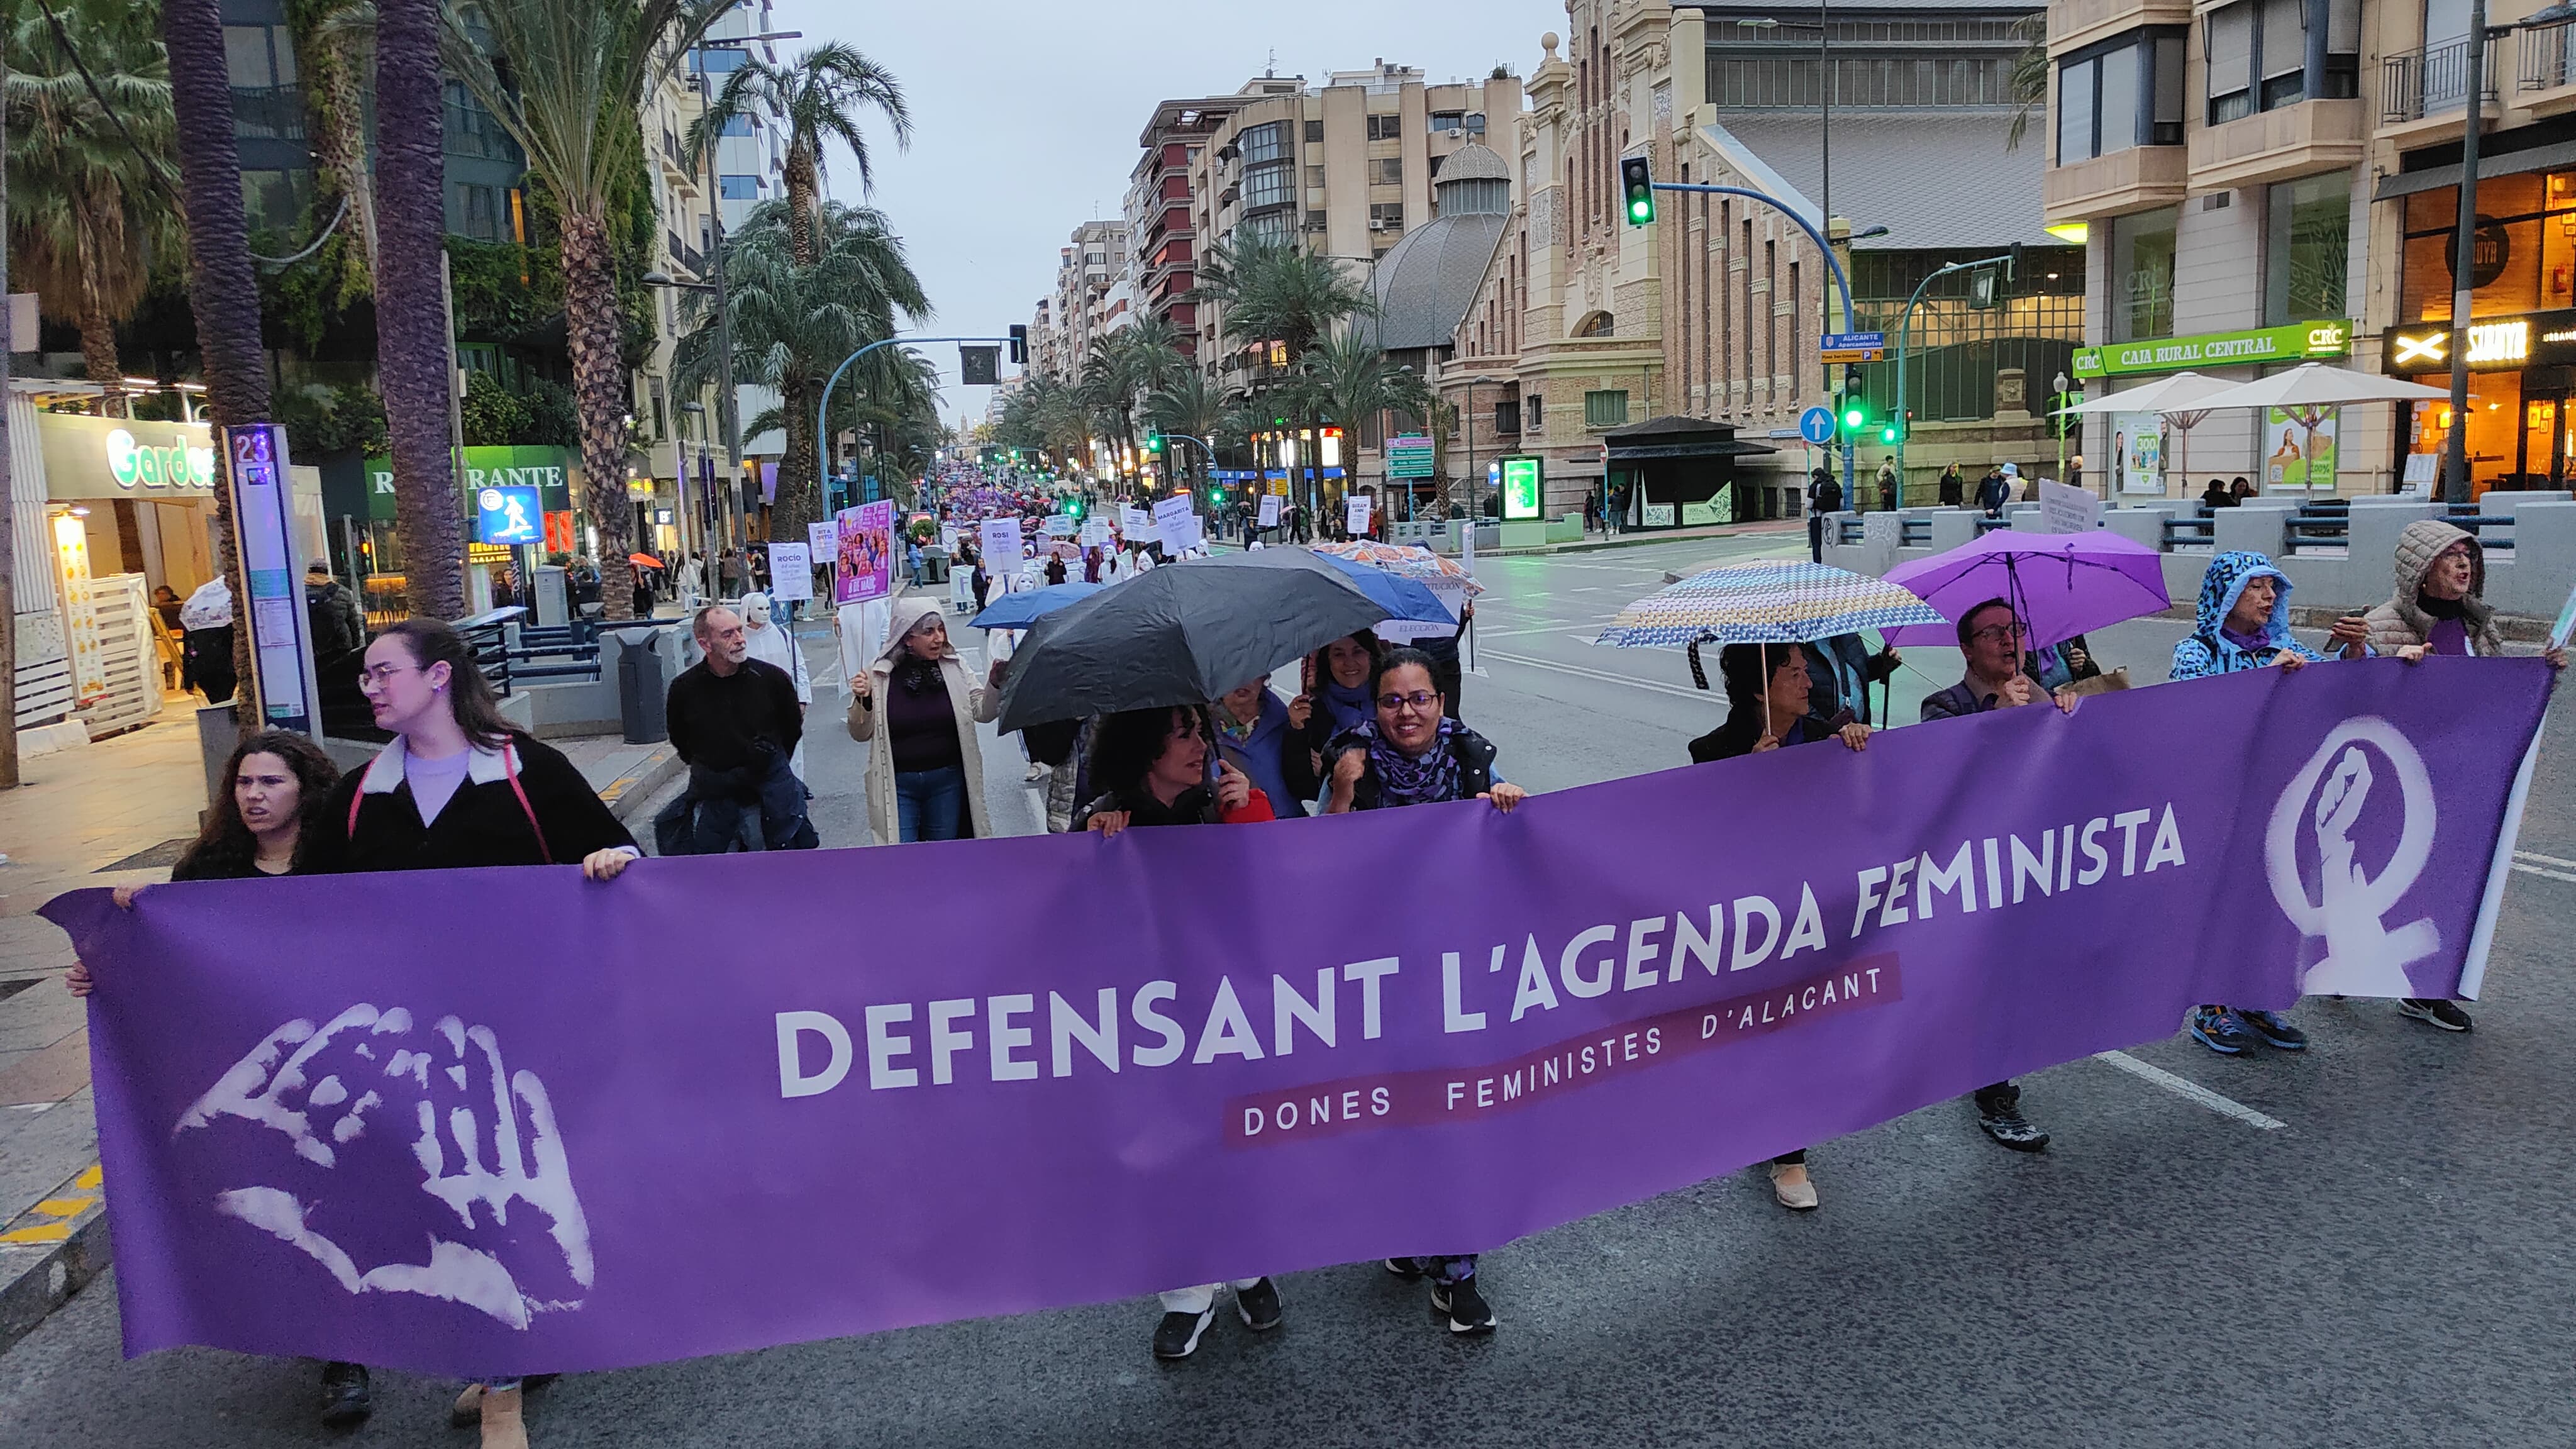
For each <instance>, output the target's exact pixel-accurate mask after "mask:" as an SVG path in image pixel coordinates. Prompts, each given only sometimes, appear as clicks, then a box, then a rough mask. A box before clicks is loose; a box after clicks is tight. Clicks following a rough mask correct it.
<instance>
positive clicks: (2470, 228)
mask: <svg viewBox="0 0 2576 1449" xmlns="http://www.w3.org/2000/svg"><path fill="white" fill-rule="evenodd" d="M2512 31H2513V27H2512V26H2510V25H2507V26H2501V27H2498V28H2497V30H2496V31H2495V35H2494V38H2496V39H2499V40H2501V39H2503V38H2504V37H2505V36H2506V35H2509V34H2511V33H2512ZM2488 38H2489V37H2488V32H2487V0H2469V36H2468V41H2469V54H2468V80H2467V82H2466V89H2467V92H2468V94H2467V95H2466V96H2465V97H2464V98H2463V100H2462V103H2461V107H2460V113H2461V117H2462V121H2461V125H2460V186H2459V195H2460V212H2459V219H2458V221H2457V223H2456V227H2457V232H2456V235H2455V236H2454V237H2453V240H2452V254H2451V428H2450V436H2449V437H2447V438H2445V439H2444V440H2443V443H2442V455H2443V457H2442V500H2443V501H2444V502H2446V503H2466V502H2468V501H2469V495H2470V494H2471V493H2472V492H2474V491H2475V489H2474V486H2473V485H2472V484H2471V483H2470V482H2469V309H2470V307H2471V306H2472V305H2473V300H2474V298H2475V295H2476V293H2477V290H2478V279H2477V270H2478V140H2479V134H2478V133H2479V132H2480V131H2482V130H2484V129H2485V126H2486V111H2487V77H2486V68H2487V40H2488Z"/></svg>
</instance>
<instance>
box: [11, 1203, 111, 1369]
mask: <svg viewBox="0 0 2576 1449" xmlns="http://www.w3.org/2000/svg"><path fill="white" fill-rule="evenodd" d="M99 1181H100V1173H99V1169H98V1167H97V1165H96V1164H92V1165H91V1166H89V1167H87V1168H85V1169H83V1170H82V1171H81V1172H79V1173H78V1174H76V1175H75V1176H73V1177H72V1178H71V1179H70V1180H68V1181H66V1182H65V1183H63V1185H62V1186H60V1187H58V1188H56V1189H54V1191H53V1194H52V1195H51V1196H49V1197H47V1198H45V1199H44V1200H42V1201H41V1202H38V1203H37V1204H36V1205H35V1206H34V1207H31V1208H29V1209H28V1210H27V1211H25V1212H23V1213H20V1214H19V1215H18V1216H17V1217H16V1218H13V1219H11V1220H10V1222H9V1223H8V1225H7V1227H6V1229H5V1230H0V1353H5V1352H7V1351H8V1349H9V1347H10V1346H11V1345H13V1344H15V1343H16V1342H17V1341H18V1340H19V1339H22V1338H24V1337H26V1336H27V1335H28V1334H29V1333H31V1332H33V1331H34V1330H35V1327H36V1325H37V1324H39V1323H42V1322H44V1321H45V1316H46V1315H47V1314H49V1313H52V1312H53V1311H54V1310H55V1309H57V1308H60V1307H62V1306H63V1304H64V1302H65V1301H66V1300H68V1299H69V1298H70V1297H71V1296H72V1295H73V1294H75V1293H78V1292H79V1291H80V1290H81V1289H82V1288H83V1287H84V1286H86V1285H87V1284H88V1283H89V1281H90V1280H91V1279H93V1278H96V1277H97V1276H98V1275H99V1274H100V1273H102V1272H104V1271H105V1270H106V1269H107V1267H108V1265H109V1264H110V1263H111V1262H113V1261H114V1254H113V1253H112V1252H111V1251H110V1248H109V1243H108V1232H107V1201H106V1197H105V1195H104V1193H103V1192H102V1191H101V1190H100V1186H99Z"/></svg>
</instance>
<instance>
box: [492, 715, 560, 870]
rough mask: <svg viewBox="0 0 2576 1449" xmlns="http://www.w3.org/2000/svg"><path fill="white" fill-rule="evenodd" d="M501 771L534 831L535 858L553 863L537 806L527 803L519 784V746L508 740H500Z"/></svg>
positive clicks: (552, 849)
mask: <svg viewBox="0 0 2576 1449" xmlns="http://www.w3.org/2000/svg"><path fill="white" fill-rule="evenodd" d="M501 771H502V773H503V774H504V775H505V776H507V777H508V778H509V781H510V793H511V794H513V795H516V796H518V797H519V810H520V812H521V813H523V814H525V815H526V816H527V817H528V829H530V830H531V831H534V832H535V833H536V837H537V858H538V859H539V860H542V861H544V862H545V863H546V864H548V865H552V864H554V863H555V852H554V848H553V847H552V846H550V845H548V844H546V828H545V827H544V826H542V825H539V824H538V823H537V807H536V806H534V805H531V804H529V803H528V792H527V791H526V790H524V789H522V788H520V786H519V747H518V746H517V745H514V744H512V743H511V742H509V741H508V740H503V741H502V742H501Z"/></svg>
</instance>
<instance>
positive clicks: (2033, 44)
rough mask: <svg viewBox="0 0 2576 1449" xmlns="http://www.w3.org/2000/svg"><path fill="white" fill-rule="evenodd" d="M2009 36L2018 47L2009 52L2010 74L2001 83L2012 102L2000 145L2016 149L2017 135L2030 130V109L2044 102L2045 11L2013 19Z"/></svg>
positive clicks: (2046, 25) (2045, 82)
mask: <svg viewBox="0 0 2576 1449" xmlns="http://www.w3.org/2000/svg"><path fill="white" fill-rule="evenodd" d="M2013 39H2015V40H2018V41H2020V42H2021V50H2020V52H2019V53H2018V54H2016V55H2014V56H2013V63H2012V74H2011V76H2010V77H2009V78H2008V79H2007V80H2006V81H2005V83H2004V90H2005V94H2006V96H2007V98H2008V99H2010V100H2011V102H2012V106H2013V118H2012V129H2011V130H2009V131H2006V132H2005V133H2004V149H2005V150H2007V151H2013V150H2018V149H2020V147H2021V138H2022V137H2023V135H2025V134H2026V133H2028V131H2029V130H2030V117H2031V113H2032V112H2033V111H2036V110H2038V109H2040V108H2041V107H2043V106H2045V105H2046V104H2048V15H2047V13H2046V12H2045V11H2033V12H2031V13H2030V14H2028V15H2025V16H2023V17H2022V18H2021V19H2019V20H2016V21H2014V22H2013Z"/></svg>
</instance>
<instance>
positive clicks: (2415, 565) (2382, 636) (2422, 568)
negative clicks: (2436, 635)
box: [2364, 518, 2504, 659]
mask: <svg viewBox="0 0 2576 1449" xmlns="http://www.w3.org/2000/svg"><path fill="white" fill-rule="evenodd" d="M2463 542H2465V543H2467V544H2468V546H2469V596H2468V597H2467V598H2465V599H2462V600H2460V602H2459V614H2460V627H2461V630H2462V632H2463V633H2465V634H2466V635H2467V636H2468V644H2469V652H2470V653H2471V654H2474V655H2476V656H2477V657H2479V658H2481V659H2492V658H2494V657H2495V656H2497V655H2499V654H2502V653H2503V652H2504V639H2503V637H2502V636H2501V635H2499V634H2497V633H2496V626H2495V609H2494V608H2493V607H2492V606H2491V605H2489V604H2488V603H2487V601H2486V599H2485V598H2484V597H2483V596H2484V595H2485V593H2486V591H2487V555H2486V550H2485V549H2483V548H2481V547H2479V546H2478V539H2477V535H2476V534H2473V533H2470V532H2468V531H2466V530H2465V529H2458V528H2453V527H2452V526H2451V525H2449V524H2447V523H2444V522H2442V521H2441V520H2439V519H2433V518H2421V519H2417V520H2416V521H2415V522H2413V523H2410V524H2408V525H2406V531H2405V532H2403V533H2400V534H2399V535H2397V592H2396V593H2395V594H2394V595H2392V596H2391V597H2390V598H2389V600H2388V602H2387V603H2384V604H2382V605H2380V606H2379V607H2378V608H2376V609H2373V610H2371V611H2370V612H2369V614H2367V615H2365V616H2364V618H2365V620H2366V622H2368V624H2369V625H2370V650H2371V652H2372V653H2374V654H2394V653H2396V652H2397V651H2398V650H2400V649H2405V648H2409V647H2412V646H2414V645H2417V644H2423V643H2427V642H2429V641H2430V640H2431V638H2432V635H2433V625H2434V622H2435V621H2434V618H2433V615H2432V614H2430V613H2428V612H2427V611H2426V610H2425V608H2424V604H2423V600H2422V595H2423V592H2424V575H2426V574H2427V573H2430V572H2432V569H2433V560H2435V559H2437V558H2439V557H2441V556H2442V552H2443V550H2445V549H2447V548H2449V547H2450V546H2451V545H2453V544H2455V543H2463Z"/></svg>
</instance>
